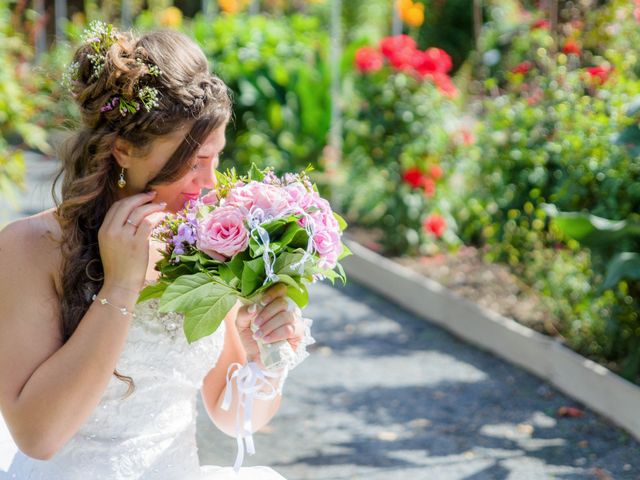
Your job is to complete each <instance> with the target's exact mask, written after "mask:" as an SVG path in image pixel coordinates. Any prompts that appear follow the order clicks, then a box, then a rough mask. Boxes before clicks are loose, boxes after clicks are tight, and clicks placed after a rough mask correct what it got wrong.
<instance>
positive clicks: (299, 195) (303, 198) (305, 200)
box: [285, 182, 316, 212]
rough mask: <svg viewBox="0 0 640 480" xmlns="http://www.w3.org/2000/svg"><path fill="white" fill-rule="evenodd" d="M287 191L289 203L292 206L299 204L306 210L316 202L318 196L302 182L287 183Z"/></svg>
mask: <svg viewBox="0 0 640 480" xmlns="http://www.w3.org/2000/svg"><path fill="white" fill-rule="evenodd" d="M285 192H286V193H287V196H288V201H289V205H290V206H292V207H293V206H298V207H300V208H301V209H303V210H304V211H305V212H306V211H308V210H309V208H310V207H311V206H312V205H314V204H315V199H316V196H315V195H314V194H313V193H315V192H313V193H311V192H309V191H308V190H307V189H306V187H305V186H304V185H302V184H301V183H298V182H296V183H292V184H290V185H287V186H286V187H285Z"/></svg>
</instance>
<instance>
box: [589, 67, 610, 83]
mask: <svg viewBox="0 0 640 480" xmlns="http://www.w3.org/2000/svg"><path fill="white" fill-rule="evenodd" d="M585 70H586V72H587V73H588V74H589V77H591V80H592V81H593V82H595V83H596V84H598V85H602V84H603V83H604V82H606V81H607V80H609V74H610V73H611V70H610V69H608V68H605V67H589V68H586V69H585Z"/></svg>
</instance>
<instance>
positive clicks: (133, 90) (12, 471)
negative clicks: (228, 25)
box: [0, 24, 313, 480]
mask: <svg viewBox="0 0 640 480" xmlns="http://www.w3.org/2000/svg"><path fill="white" fill-rule="evenodd" d="M92 28H93V30H92V31H91V32H90V34H89V35H88V36H86V38H85V40H84V43H83V45H82V46H80V48H79V49H78V50H77V51H76V54H75V56H74V63H72V64H71V67H70V69H69V73H68V82H69V88H70V90H71V94H72V95H73V97H74V99H75V101H76V102H77V104H78V105H79V107H80V111H81V114H82V125H81V129H80V130H79V131H78V132H77V133H76V135H75V136H74V137H73V138H72V139H71V140H70V141H69V142H68V143H67V148H66V151H64V152H63V153H62V154H61V158H62V160H63V173H64V176H63V177H59V178H63V184H62V199H61V202H59V203H58V204H57V207H56V208H53V209H50V210H47V211H44V212H42V213H40V214H37V215H34V216H32V217H28V218H24V219H21V220H18V221H16V222H14V223H12V224H9V225H8V226H7V227H6V228H5V229H4V230H2V231H1V232H0V265H2V268H1V269H0V411H1V413H2V416H3V417H4V420H5V422H6V424H7V427H8V429H9V431H10V433H11V435H12V437H13V439H14V441H15V444H16V445H17V447H18V448H19V450H20V451H19V452H18V453H17V455H16V457H15V458H14V460H13V463H12V464H11V466H10V467H9V470H8V473H7V474H6V475H7V478H17V479H21V480H22V479H47V480H56V479H64V480H76V479H82V480H85V479H87V478H91V479H109V480H113V479H157V480H173V479H176V480H177V479H180V480H195V479H211V480H214V479H225V478H234V479H238V478H243V479H252V480H260V479H265V480H268V479H282V478H284V477H282V476H281V475H279V474H278V473H276V472H275V471H274V470H272V469H270V468H267V467H243V468H240V469H239V474H236V472H234V471H233V470H232V469H231V468H229V467H225V468H223V467H216V466H201V465H199V461H198V455H197V447H196V439H195V415H196V395H197V392H198V390H200V391H201V395H202V398H203V400H204V404H205V406H206V409H207V412H208V414H209V416H210V417H211V420H212V421H213V423H214V424H215V425H216V426H217V427H218V428H220V429H221V430H222V431H223V432H225V433H227V434H228V435H230V436H234V437H237V439H238V443H239V446H242V440H243V439H242V438H241V437H240V436H238V435H239V434H238V431H237V430H236V428H237V425H236V421H237V419H238V418H239V417H237V416H236V414H238V415H240V414H241V410H242V406H241V405H240V404H239V403H238V395H239V394H241V393H242V392H240V391H239V390H238V384H237V383H236V384H235V385H234V383H233V382H229V378H230V377H229V376H228V373H230V371H231V370H232V369H233V367H234V365H237V366H240V365H244V364H246V363H247V362H255V363H252V364H250V365H253V366H254V367H256V368H258V371H261V370H260V369H261V368H264V366H263V365H262V364H261V362H260V359H259V355H258V347H257V344H256V341H255V338H256V337H262V338H263V339H264V341H265V342H267V343H271V342H275V341H279V340H288V341H289V342H290V343H291V345H292V347H293V348H294V349H295V350H296V353H297V354H298V359H297V360H298V362H299V361H301V360H302V359H304V357H305V356H306V352H305V347H306V345H307V344H308V343H312V342H313V339H312V338H311V337H310V336H309V334H308V324H307V325H305V323H304V322H303V321H302V320H303V319H301V316H300V313H299V310H298V311H297V312H293V311H291V309H290V308H289V304H290V303H288V302H287V301H286V298H285V294H286V287H285V286H284V285H281V284H276V285H274V286H272V287H271V288H270V289H269V290H268V291H267V293H266V294H265V297H264V299H263V301H262V302H261V304H260V306H259V307H257V308H251V307H245V306H241V305H240V303H237V304H236V305H235V306H234V307H233V309H232V310H231V311H230V312H229V314H228V315H227V317H226V318H225V320H224V322H223V323H222V324H221V326H220V328H219V329H218V330H217V331H216V332H215V333H214V334H213V335H211V336H209V337H205V338H203V339H200V340H198V341H196V342H194V343H193V344H191V345H189V344H188V343H187V342H186V339H185V337H184V334H183V333H182V331H181V330H182V325H181V322H182V316H181V315H180V314H171V313H160V312H159V311H158V309H157V303H156V302H157V301H156V300H149V301H145V302H142V303H139V304H136V300H137V298H138V293H139V291H140V290H141V289H142V288H143V287H144V285H145V284H147V283H150V282H153V281H154V280H155V278H156V275H157V274H158V272H156V271H155V270H154V265H155V262H156V261H157V260H158V259H159V258H160V253H159V249H161V248H162V245H158V244H156V243H155V242H154V241H153V240H152V239H151V237H150V235H151V232H152V230H153V228H154V227H155V226H156V225H157V224H158V223H159V222H160V221H161V220H162V218H163V217H164V215H165V214H166V213H167V212H175V211H177V210H178V209H180V208H181V207H182V206H183V205H184V203H185V202H187V201H189V200H192V199H194V198H196V197H197V196H198V195H199V194H200V193H201V190H202V189H214V188H215V185H216V184H215V169H216V167H217V166H218V157H219V155H220V154H221V152H222V149H223V148H224V143H225V127H226V125H227V122H228V121H229V119H230V116H231V100H230V97H229V94H228V89H227V87H226V86H225V84H224V83H223V82H222V81H221V80H220V79H219V78H218V77H216V76H214V75H212V74H210V73H209V67H208V64H207V60H206V57H205V56H204V54H203V53H202V51H201V50H200V49H199V47H198V46H196V45H195V43H193V42H192V41H191V40H190V39H189V38H187V37H185V36H184V35H182V34H180V33H176V32H173V31H157V32H152V33H149V34H145V35H143V36H141V37H139V38H137V37H136V36H135V35H134V34H133V33H131V32H128V33H120V32H116V31H115V30H113V29H112V27H111V26H110V25H104V24H95V25H93V27H92ZM251 322H255V324H256V325H258V326H259V327H260V329H259V330H258V331H257V332H256V333H255V334H254V333H253V332H252V330H251V328H250V324H251ZM254 335H255V336H254ZM286 375H287V370H284V371H282V372H280V373H279V375H271V376H267V377H262V379H263V383H262V384H260V390H259V391H258V394H260V393H265V392H267V393H269V392H270V393H271V394H270V395H266V394H265V395H266V398H267V399H266V400H265V399H262V400H260V401H256V402H255V404H254V405H253V412H252V428H251V431H255V430H257V429H259V428H261V427H262V426H264V425H266V424H267V423H268V422H269V420H270V419H271V418H272V417H273V416H274V414H275V413H276V411H277V410H278V407H279V404H280V400H281V393H282V390H281V388H282V383H283V381H284V378H285V377H286ZM225 393H226V394H227V395H226V397H227V398H225ZM229 394H231V398H232V399H233V401H232V402H231V404H230V405H229V404H228V397H229ZM225 404H226V405H225ZM248 433H249V435H248V438H244V440H245V442H247V443H249V442H250V436H251V435H250V433H251V432H248ZM245 437H247V435H245ZM247 451H248V452H249V453H252V451H251V447H247ZM240 453H242V452H241V451H240ZM239 457H241V455H239ZM240 460H241V459H240Z"/></svg>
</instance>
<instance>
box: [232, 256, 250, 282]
mask: <svg viewBox="0 0 640 480" xmlns="http://www.w3.org/2000/svg"><path fill="white" fill-rule="evenodd" d="M250 258H251V257H250V256H249V255H247V254H245V253H244V252H243V253H239V254H238V255H236V256H235V257H233V258H232V259H231V260H230V261H229V262H228V263H227V265H228V266H229V268H230V269H231V271H232V272H233V274H234V275H235V276H236V277H237V278H242V271H243V270H244V261H245V260H249V259H250Z"/></svg>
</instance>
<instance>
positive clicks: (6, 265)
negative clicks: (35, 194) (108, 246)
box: [0, 210, 62, 407]
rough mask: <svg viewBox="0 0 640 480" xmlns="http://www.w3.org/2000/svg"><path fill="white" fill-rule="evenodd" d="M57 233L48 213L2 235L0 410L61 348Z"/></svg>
mask: <svg viewBox="0 0 640 480" xmlns="http://www.w3.org/2000/svg"><path fill="white" fill-rule="evenodd" d="M56 229H57V230H56ZM59 233H60V229H59V227H57V222H56V221H55V218H54V217H53V211H52V210H49V211H45V212H42V213H40V214H38V215H34V216H31V217H27V218H24V219H20V220H17V221H15V222H13V223H10V224H9V225H7V226H6V227H5V228H3V229H2V230H0V265H2V268H0V407H4V406H5V405H6V402H8V399H12V398H16V397H17V395H18V393H19V392H20V391H21V389H22V387H23V386H24V384H25V383H26V381H27V380H28V379H29V377H30V376H31V374H32V373H33V371H35V369H37V367H38V366H39V365H40V364H41V363H42V362H44V361H45V360H46V359H47V358H48V357H49V356H50V355H52V354H53V353H54V352H55V351H56V350H58V349H59V348H60V346H61V345H62V342H61V337H60V318H59V298H58V293H57V289H56V281H55V278H54V272H55V270H54V269H55V268H57V267H58V266H59V262H60V258H61V254H60V248H59V242H58V239H59V238H60V236H59Z"/></svg>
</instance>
